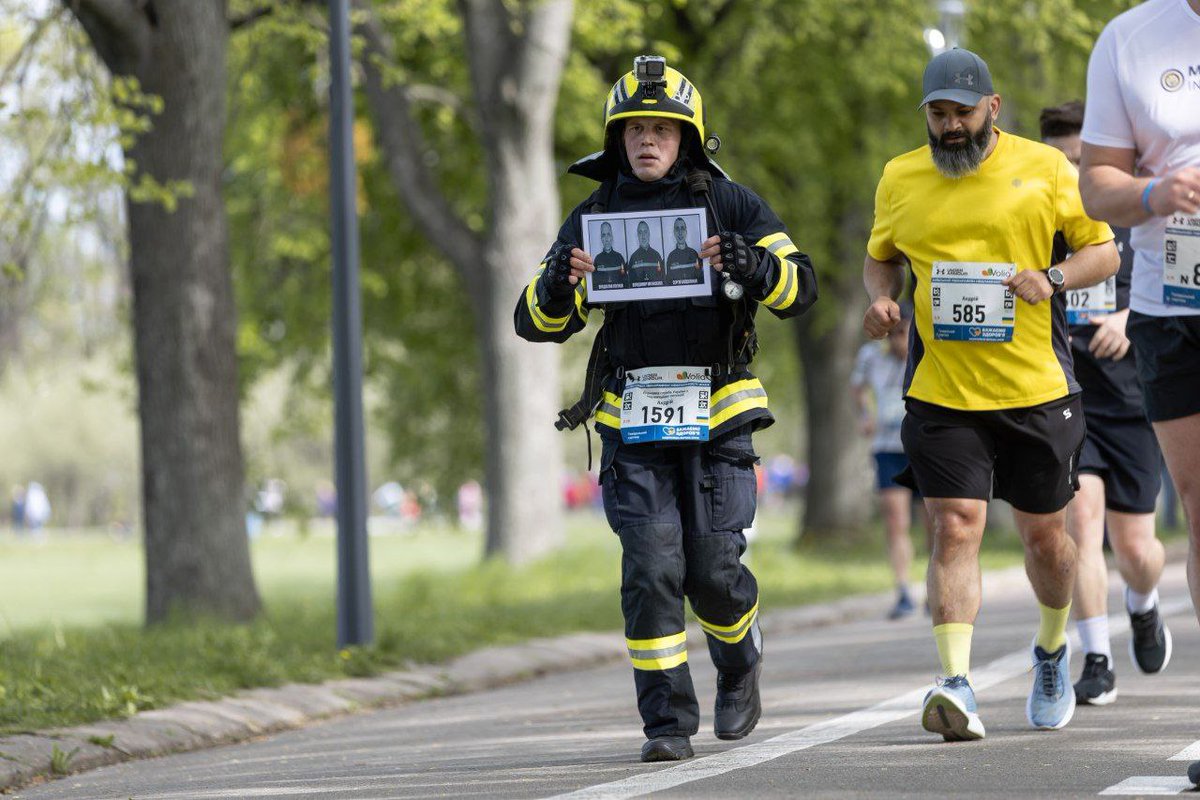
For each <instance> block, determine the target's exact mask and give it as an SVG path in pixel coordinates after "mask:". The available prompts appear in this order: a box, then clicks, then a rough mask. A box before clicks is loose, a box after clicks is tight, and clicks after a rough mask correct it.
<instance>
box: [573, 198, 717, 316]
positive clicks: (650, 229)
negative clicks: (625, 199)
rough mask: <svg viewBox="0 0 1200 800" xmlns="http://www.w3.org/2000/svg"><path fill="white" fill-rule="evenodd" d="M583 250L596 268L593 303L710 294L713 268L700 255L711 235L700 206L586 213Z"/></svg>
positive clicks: (592, 278)
mask: <svg viewBox="0 0 1200 800" xmlns="http://www.w3.org/2000/svg"><path fill="white" fill-rule="evenodd" d="M582 223H583V249H584V250H585V251H587V252H588V253H589V254H590V255H591V256H592V262H593V264H594V266H595V267H596V270H595V271H594V272H591V273H589V274H588V276H587V290H588V299H589V302H593V303H603V302H606V301H628V300H652V299H660V298H672V297H699V296H703V295H707V294H710V293H711V292H712V270H709V269H706V268H705V267H706V262H705V261H703V260H701V258H700V244H701V242H703V241H704V240H705V239H707V238H708V232H707V228H708V219H707V215H706V214H705V213H704V209H702V208H676V209H668V210H666V211H636V212H625V213H620V214H584V216H583V219H582Z"/></svg>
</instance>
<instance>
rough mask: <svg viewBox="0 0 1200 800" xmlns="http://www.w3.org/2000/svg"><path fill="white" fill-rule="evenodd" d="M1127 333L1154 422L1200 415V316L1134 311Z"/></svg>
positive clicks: (1147, 413)
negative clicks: (1162, 314) (1153, 314)
mask: <svg viewBox="0 0 1200 800" xmlns="http://www.w3.org/2000/svg"><path fill="white" fill-rule="evenodd" d="M1125 332H1126V334H1127V335H1128V336H1129V339H1130V341H1132V342H1133V347H1134V349H1135V351H1136V353H1137V366H1138V378H1139V379H1140V380H1141V382H1142V391H1143V392H1144V393H1145V395H1146V415H1147V416H1148V417H1150V421H1151V422H1165V421H1166V420H1169V419H1179V418H1180V417H1190V416H1191V415H1192V414H1200V316H1191V317H1152V316H1150V315H1149V314H1139V313H1138V312H1136V311H1130V312H1129V323H1128V325H1127V326H1126V328H1125Z"/></svg>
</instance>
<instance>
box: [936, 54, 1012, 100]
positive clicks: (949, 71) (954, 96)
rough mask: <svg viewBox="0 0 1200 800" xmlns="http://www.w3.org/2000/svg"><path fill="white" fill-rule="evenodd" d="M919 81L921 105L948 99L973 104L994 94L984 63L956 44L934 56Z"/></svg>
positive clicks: (990, 75) (990, 78)
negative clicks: (921, 96) (952, 47)
mask: <svg viewBox="0 0 1200 800" xmlns="http://www.w3.org/2000/svg"><path fill="white" fill-rule="evenodd" d="M921 84H922V87H921V88H922V94H923V95H924V99H923V100H922V101H921V105H925V104H926V103H932V102H933V101H934V100H950V101H952V102H955V103H961V104H963V105H967V106H974V105H978V103H979V101H980V100H982V99H983V98H984V97H986V96H988V95H990V94H994V92H993V90H992V74H991V72H990V71H989V70H988V66H987V64H986V63H984V61H983V59H982V58H980V57H979V56H977V55H975V54H974V53H972V52H971V51H970V50H963V49H961V48H958V47H955V48H954V49H952V50H947V51H946V52H944V53H941V54H939V55H936V56H934V57H933V59H931V60H930V62H929V64H928V65H926V67H925V76H924V78H923V80H922V81H921Z"/></svg>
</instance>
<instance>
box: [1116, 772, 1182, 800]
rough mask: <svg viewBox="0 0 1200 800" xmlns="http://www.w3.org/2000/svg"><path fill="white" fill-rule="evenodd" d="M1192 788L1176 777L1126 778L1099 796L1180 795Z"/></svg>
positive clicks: (1140, 776) (1142, 776)
mask: <svg viewBox="0 0 1200 800" xmlns="http://www.w3.org/2000/svg"><path fill="white" fill-rule="evenodd" d="M1191 788H1192V782H1191V781H1189V780H1188V779H1187V778H1180V777H1178V776H1167V777H1158V776H1148V775H1139V776H1137V777H1135V778H1126V779H1125V780H1123V781H1121V782H1120V783H1118V784H1117V785H1116V786H1110V787H1108V788H1107V789H1105V790H1104V791H1103V792H1101V793H1100V794H1106V795H1140V796H1142V797H1145V796H1146V795H1168V794H1181V793H1183V792H1186V791H1188V790H1189V789H1191Z"/></svg>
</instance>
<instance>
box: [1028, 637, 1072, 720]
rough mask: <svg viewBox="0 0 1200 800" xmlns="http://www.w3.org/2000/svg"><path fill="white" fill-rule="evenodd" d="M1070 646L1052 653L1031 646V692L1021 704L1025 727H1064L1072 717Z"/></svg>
mask: <svg viewBox="0 0 1200 800" xmlns="http://www.w3.org/2000/svg"><path fill="white" fill-rule="evenodd" d="M1070 668H1071V643H1070V642H1066V643H1064V644H1063V646H1062V647H1060V648H1058V649H1057V650H1055V651H1054V652H1053V653H1047V652H1046V651H1045V650H1043V649H1042V648H1041V647H1039V646H1038V645H1037V644H1034V646H1033V688H1032V689H1031V690H1030V692H1029V701H1028V702H1027V703H1026V704H1025V717H1026V719H1028V720H1029V724H1030V725H1032V726H1033V727H1035V728H1039V729H1041V730H1044V731H1053V730H1058V729H1059V728H1064V727H1066V724H1067V723H1068V722H1070V721H1071V717H1072V716H1074V714H1075V692H1073V691H1072V690H1071V673H1070Z"/></svg>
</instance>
